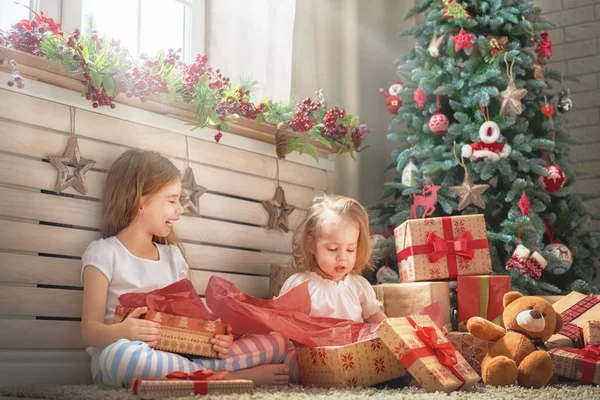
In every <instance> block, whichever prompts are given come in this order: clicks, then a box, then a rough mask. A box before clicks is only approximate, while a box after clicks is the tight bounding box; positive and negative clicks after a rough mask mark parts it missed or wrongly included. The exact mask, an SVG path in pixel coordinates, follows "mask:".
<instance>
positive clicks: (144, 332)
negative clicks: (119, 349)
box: [121, 307, 160, 347]
mask: <svg viewBox="0 0 600 400" xmlns="http://www.w3.org/2000/svg"><path fill="white" fill-rule="evenodd" d="M147 311H148V307H138V308H136V309H135V310H133V311H132V312H131V313H130V314H129V315H128V316H127V318H125V320H124V321H123V322H121V327H122V329H123V331H122V332H123V337H124V338H125V339H129V340H141V341H142V342H145V343H146V344H148V346H150V347H154V346H156V345H157V344H158V341H159V340H160V324H159V323H158V322H153V321H147V320H145V319H140V316H141V315H142V314H144V313H146V312H147Z"/></svg>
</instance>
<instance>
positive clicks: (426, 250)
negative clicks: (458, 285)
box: [398, 217, 488, 279]
mask: <svg viewBox="0 0 600 400" xmlns="http://www.w3.org/2000/svg"><path fill="white" fill-rule="evenodd" d="M442 227H443V229H444V238H441V237H439V236H437V235H435V234H433V233H432V234H430V235H429V236H428V237H427V243H426V244H418V245H415V246H409V247H407V248H405V249H402V250H400V251H399V252H398V260H399V261H401V260H406V259H407V258H408V257H411V256H417V255H424V254H428V255H429V261H431V262H437V261H439V260H440V259H442V258H443V257H448V258H447V263H448V278H450V279H454V278H456V277H457V276H458V262H457V256H460V257H463V258H466V259H469V260H472V259H473V256H474V255H475V250H478V249H486V248H487V247H488V240H487V239H476V240H475V239H473V235H472V234H471V232H469V231H467V232H465V233H463V234H462V235H460V236H459V237H457V238H454V232H453V230H452V217H442Z"/></svg>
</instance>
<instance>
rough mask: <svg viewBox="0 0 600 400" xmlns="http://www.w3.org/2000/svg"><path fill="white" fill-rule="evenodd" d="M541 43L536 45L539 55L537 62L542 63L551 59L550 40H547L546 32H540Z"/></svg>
mask: <svg viewBox="0 0 600 400" xmlns="http://www.w3.org/2000/svg"><path fill="white" fill-rule="evenodd" d="M540 36H541V37H542V41H541V42H539V43H538V45H537V48H536V50H537V53H538V54H539V60H540V61H544V59H545V58H547V59H548V60H551V59H552V40H550V39H548V36H549V35H548V32H542V33H541V34H540Z"/></svg>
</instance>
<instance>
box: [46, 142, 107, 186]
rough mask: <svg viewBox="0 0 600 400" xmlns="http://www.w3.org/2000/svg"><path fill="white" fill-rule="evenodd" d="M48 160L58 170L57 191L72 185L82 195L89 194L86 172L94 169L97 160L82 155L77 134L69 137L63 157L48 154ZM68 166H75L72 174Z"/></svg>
mask: <svg viewBox="0 0 600 400" xmlns="http://www.w3.org/2000/svg"><path fill="white" fill-rule="evenodd" d="M48 160H49V161H50V163H51V164H52V165H53V166H54V168H56V169H57V171H58V178H57V180H56V186H55V187H54V191H55V192H56V193H58V194H60V193H62V192H63V191H65V190H67V189H68V188H70V187H72V188H73V189H75V190H76V191H78V192H79V193H81V194H82V195H86V194H87V191H88V190H87V185H86V183H85V173H86V172H88V171H89V170H90V169H92V167H93V166H94V165H95V164H96V161H94V160H88V159H87V158H83V157H81V151H79V144H78V143H77V138H76V137H75V136H71V137H70V138H69V142H68V143H67V147H66V148H65V151H64V153H63V155H62V157H59V156H48ZM68 166H71V167H74V168H75V171H74V172H73V174H72V175H71V173H70V171H69V168H67V167H68Z"/></svg>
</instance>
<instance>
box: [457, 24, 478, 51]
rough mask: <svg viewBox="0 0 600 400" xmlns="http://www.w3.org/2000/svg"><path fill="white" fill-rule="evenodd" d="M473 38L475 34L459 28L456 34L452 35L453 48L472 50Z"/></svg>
mask: <svg viewBox="0 0 600 400" xmlns="http://www.w3.org/2000/svg"><path fill="white" fill-rule="evenodd" d="M474 39H475V35H474V34H473V33H467V31H465V30H464V29H461V30H460V32H458V35H456V36H452V41H453V42H454V50H455V51H457V52H458V51H461V50H462V49H469V50H473V40H474Z"/></svg>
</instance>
